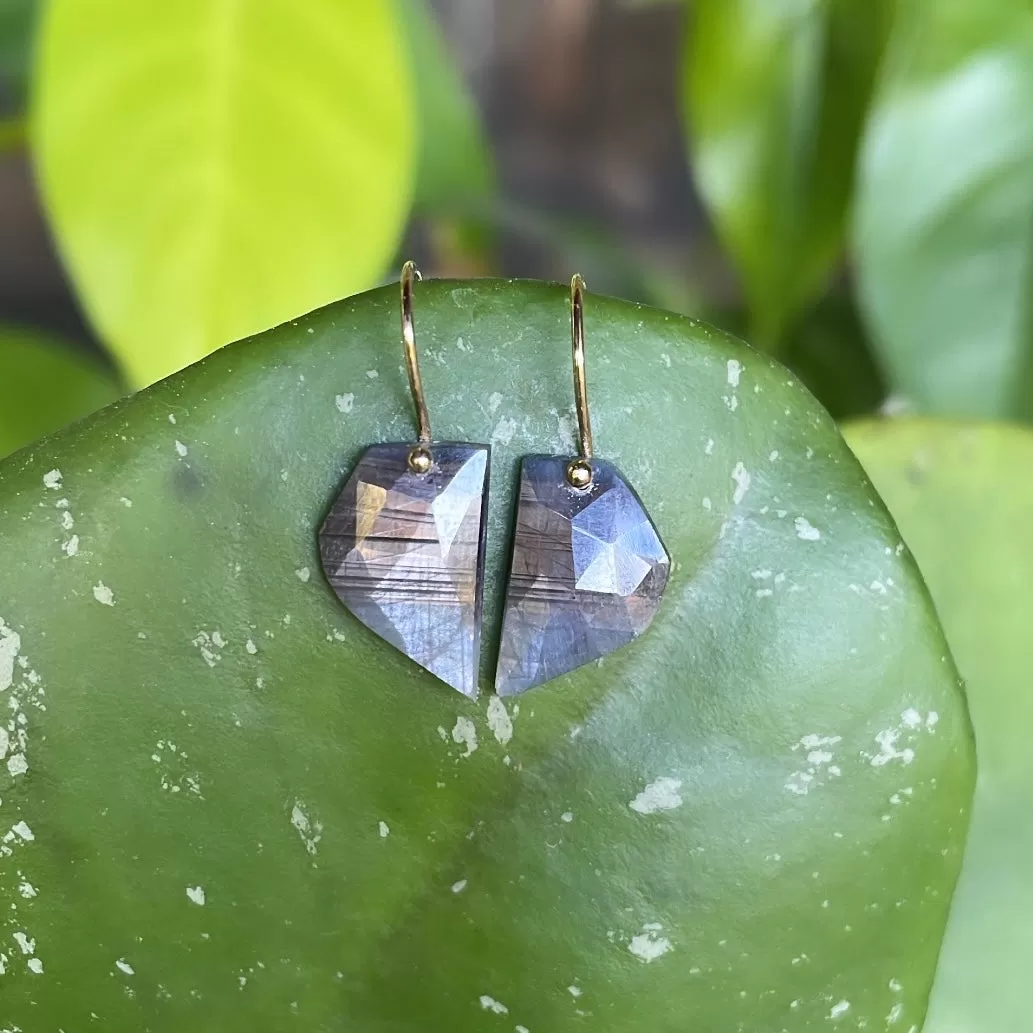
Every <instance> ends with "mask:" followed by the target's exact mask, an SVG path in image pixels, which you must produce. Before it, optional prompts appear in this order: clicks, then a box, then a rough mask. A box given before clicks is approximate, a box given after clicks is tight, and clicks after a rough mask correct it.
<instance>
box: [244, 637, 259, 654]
mask: <svg viewBox="0 0 1033 1033" xmlns="http://www.w3.org/2000/svg"><path fill="white" fill-rule="evenodd" d="M244 649H245V650H246V651H247V652H249V653H250V654H251V655H252V656H254V655H255V653H257V652H258V646H256V645H255V642H254V639H250V638H249V639H248V640H247V642H245V643H244Z"/></svg>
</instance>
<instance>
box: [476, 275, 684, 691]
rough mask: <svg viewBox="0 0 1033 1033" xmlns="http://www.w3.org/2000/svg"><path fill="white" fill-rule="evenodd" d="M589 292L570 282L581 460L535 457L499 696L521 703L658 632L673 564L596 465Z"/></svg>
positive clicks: (636, 506)
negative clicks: (520, 697)
mask: <svg viewBox="0 0 1033 1033" xmlns="http://www.w3.org/2000/svg"><path fill="white" fill-rule="evenodd" d="M584 292H585V284H584V281H583V280H582V279H581V277H580V276H575V277H574V278H573V280H571V283H570V300H571V341H572V346H573V353H574V400H575V407H576V409H577V422H578V432H579V439H580V440H579V455H578V456H576V457H574V458H572V459H571V458H569V457H566V456H527V457H525V459H524V460H523V463H522V464H521V469H520V500H519V502H518V505H517V516H516V533H515V536H514V539H513V559H512V565H511V569H510V575H509V583H508V585H507V588H506V605H505V612H504V615H503V621H502V643H501V646H500V648H499V663H498V669H497V672H496V676H495V691H496V692H497V693H498V694H499V695H500V696H513V695H516V694H517V693H520V692H524V691H525V690H527V689H530V688H533V687H534V686H536V685H541V684H542V683H543V682H547V681H549V680H550V679H551V678H555V677H557V676H558V675H561V674H566V673H567V672H568V671H572V670H574V669H575V668H577V667H581V666H582V665H583V664H587V663H590V662H591V661H592V660H596V659H598V658H599V657H601V656H606V654H607V653H611V652H613V651H614V650H615V649H619V648H620V647H621V646H624V645H627V644H628V643H629V642H631V641H632V640H634V639H635V638H637V637H638V636H639V635H641V634H642V633H643V632H644V631H645V630H646V628H647V627H648V626H649V624H650V622H651V621H652V619H653V617H654V616H655V614H656V611H657V609H658V607H659V605H660V599H661V596H662V595H663V593H664V589H665V588H666V587H667V578H668V574H669V573H670V567H671V560H670V556H668V554H667V550H666V549H665V548H664V545H663V543H662V542H661V541H660V536H659V535H658V534H657V531H656V528H655V527H654V526H653V523H652V521H651V520H650V519H649V515H648V514H647V513H646V511H645V509H644V508H643V506H642V503H641V501H640V500H639V498H638V496H637V495H636V494H635V492H634V491H633V490H632V488H631V486H630V485H629V484H628V482H627V481H626V480H625V479H624V478H623V477H622V476H621V474H620V472H619V471H618V470H617V469H616V467H614V465H613V464H612V463H608V462H606V461H605V460H603V459H596V458H595V457H594V455H593V451H592V425H591V421H590V419H589V414H588V390H587V385H586V381H585V334H584Z"/></svg>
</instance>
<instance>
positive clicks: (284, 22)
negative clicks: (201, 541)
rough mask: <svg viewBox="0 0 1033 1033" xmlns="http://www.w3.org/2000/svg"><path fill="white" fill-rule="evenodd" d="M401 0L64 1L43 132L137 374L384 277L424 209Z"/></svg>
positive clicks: (74, 237) (79, 254)
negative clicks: (413, 217) (412, 215)
mask: <svg viewBox="0 0 1033 1033" xmlns="http://www.w3.org/2000/svg"><path fill="white" fill-rule="evenodd" d="M404 54H405V46H404V42H403V41H402V39H401V33H400V30H399V29H398V27H397V25H396V18H395V9H394V4H393V3H392V2H391V0H365V2H363V3H349V4H341V3H337V2H334V0H308V2H306V3H298V4H283V3H276V2H272V0H257V2H255V3H249V4H237V3H232V2H229V0H225V2H217V3H209V2H207V0H183V2H177V3H170V4H160V5H157V6H155V5H153V4H139V3H136V2H134V0H53V2H52V3H50V4H48V5H47V10H46V13H45V17H44V19H43V24H42V29H41V40H40V55H39V59H40V64H39V76H38V89H37V96H36V104H35V113H34V137H35V139H34V146H35V151H36V155H37V158H38V163H39V171H40V183H41V186H42V190H43V196H44V200H45V201H46V204H47V209H48V212H49V214H50V216H51V219H52V222H53V226H54V229H55V231H56V235H57V240H58V243H59V245H60V247H61V252H62V254H63V256H64V258H65V261H66V262H67V264H68V266H69V269H70V271H71V273H72V276H73V279H74V280H75V283H76V286H77V287H78V289H79V292H80V295H81V297H82V299H83V301H84V303H85V305H86V307H87V310H88V311H89V313H90V315H91V316H92V318H93V320H94V323H95V324H96V327H97V329H98V330H99V332H100V333H101V335H102V336H103V337H104V338H105V339H106V341H107V342H108V343H109V344H110V346H111V347H112V349H113V350H114V351H115V353H116V354H117V355H118V357H119V358H120V360H121V361H122V363H123V364H124V366H125V368H126V370H127V372H128V374H129V376H130V377H131V379H132V380H133V381H134V382H135V383H137V384H146V383H150V382H151V381H154V380H156V379H158V378H159V377H161V376H164V375H165V374H167V373H169V372H170V371H172V370H175V369H179V368H180V367H182V366H184V365H186V364H187V363H189V362H192V361H194V360H195V359H197V358H199V357H201V356H202V355H205V354H206V353H207V352H209V351H211V350H212V349H213V348H215V347H218V346H219V345H221V344H225V343H226V342H227V341H231V340H234V339H236V338H238V337H241V336H243V335H245V334H248V333H253V332H255V331H257V330H261V329H264V328H265V327H267V326H270V325H272V324H274V323H278V322H280V321H281V320H283V319H285V318H287V317H289V316H291V315H293V314H294V313H296V312H299V311H304V310H306V309H308V308H312V307H314V306H316V305H321V304H325V303H326V302H328V301H331V300H332V299H334V298H338V297H340V296H341V295H342V294H347V293H350V292H353V291H356V290H361V289H363V288H364V287H368V286H370V285H371V284H372V283H375V282H376V281H377V280H378V279H379V278H380V276H381V275H382V273H383V270H384V268H385V265H386V264H387V262H388V261H389V260H390V257H391V255H392V254H393V252H394V250H395V248H396V246H397V243H398V238H399V236H400V234H401V230H402V227H403V224H404V221H405V218H406V216H407V215H408V211H409V202H410V193H411V183H412V175H413V165H414V151H415V146H414V139H413V136H414V134H413V125H412V114H411V110H410V109H411V100H410V83H409V76H408V64H407V62H406V61H405V59H404Z"/></svg>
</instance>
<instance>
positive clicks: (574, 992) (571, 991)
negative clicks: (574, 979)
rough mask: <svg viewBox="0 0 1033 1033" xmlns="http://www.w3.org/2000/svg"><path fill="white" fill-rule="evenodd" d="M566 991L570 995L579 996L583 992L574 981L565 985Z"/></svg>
mask: <svg viewBox="0 0 1033 1033" xmlns="http://www.w3.org/2000/svg"><path fill="white" fill-rule="evenodd" d="M567 993H568V994H570V996H571V997H580V996H581V995H582V994H583V993H584V990H582V989H581V987H580V986H578V985H577V984H576V983H571V985H570V986H568V987H567Z"/></svg>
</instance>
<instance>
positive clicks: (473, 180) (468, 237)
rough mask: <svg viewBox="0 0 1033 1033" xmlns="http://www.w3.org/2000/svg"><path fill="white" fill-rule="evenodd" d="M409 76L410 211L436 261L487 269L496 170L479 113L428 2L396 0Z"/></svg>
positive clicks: (477, 271)
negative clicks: (414, 147)
mask: <svg viewBox="0 0 1033 1033" xmlns="http://www.w3.org/2000/svg"><path fill="white" fill-rule="evenodd" d="M396 3H397V6H398V10H399V14H400V17H401V19H402V23H403V25H404V26H405V35H406V39H407V42H408V47H409V60H410V62H411V65H412V73H413V78H414V80H415V96H414V102H413V103H414V105H415V110H416V115H417V127H418V135H419V140H420V144H419V156H418V159H417V164H416V188H415V189H416V192H415V198H414V201H413V213H414V215H416V216H419V217H422V218H423V219H424V220H426V229H427V231H428V238H429V240H428V243H429V244H430V247H431V249H432V251H433V254H434V256H435V259H436V262H437V263H438V264H442V265H445V266H446V267H448V268H450V269H463V270H465V271H466V272H468V273H469V274H471V275H476V274H483V273H485V272H486V271H487V269H488V268H490V267H491V264H492V263H491V254H490V252H491V248H492V244H493V234H492V232H491V231H490V229H489V223H490V221H491V219H492V215H493V211H494V203H493V199H494V195H495V169H494V163H493V160H492V155H491V152H490V150H489V148H488V144H487V141H486V140H485V138H484V134H483V131H482V128H481V121H480V113H479V111H478V110H477V105H476V104H475V102H474V99H473V97H472V96H471V94H470V91H469V90H468V89H467V85H466V83H465V81H464V80H463V76H462V72H461V70H460V69H459V68H458V67H457V66H456V59H455V56H454V55H453V54H452V53H451V51H450V50H449V45H448V41H447V40H446V39H445V37H444V35H443V33H442V31H441V28H440V26H439V25H438V23H437V20H436V18H435V16H434V12H433V11H432V10H431V9H430V6H429V4H428V2H427V0H396Z"/></svg>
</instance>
